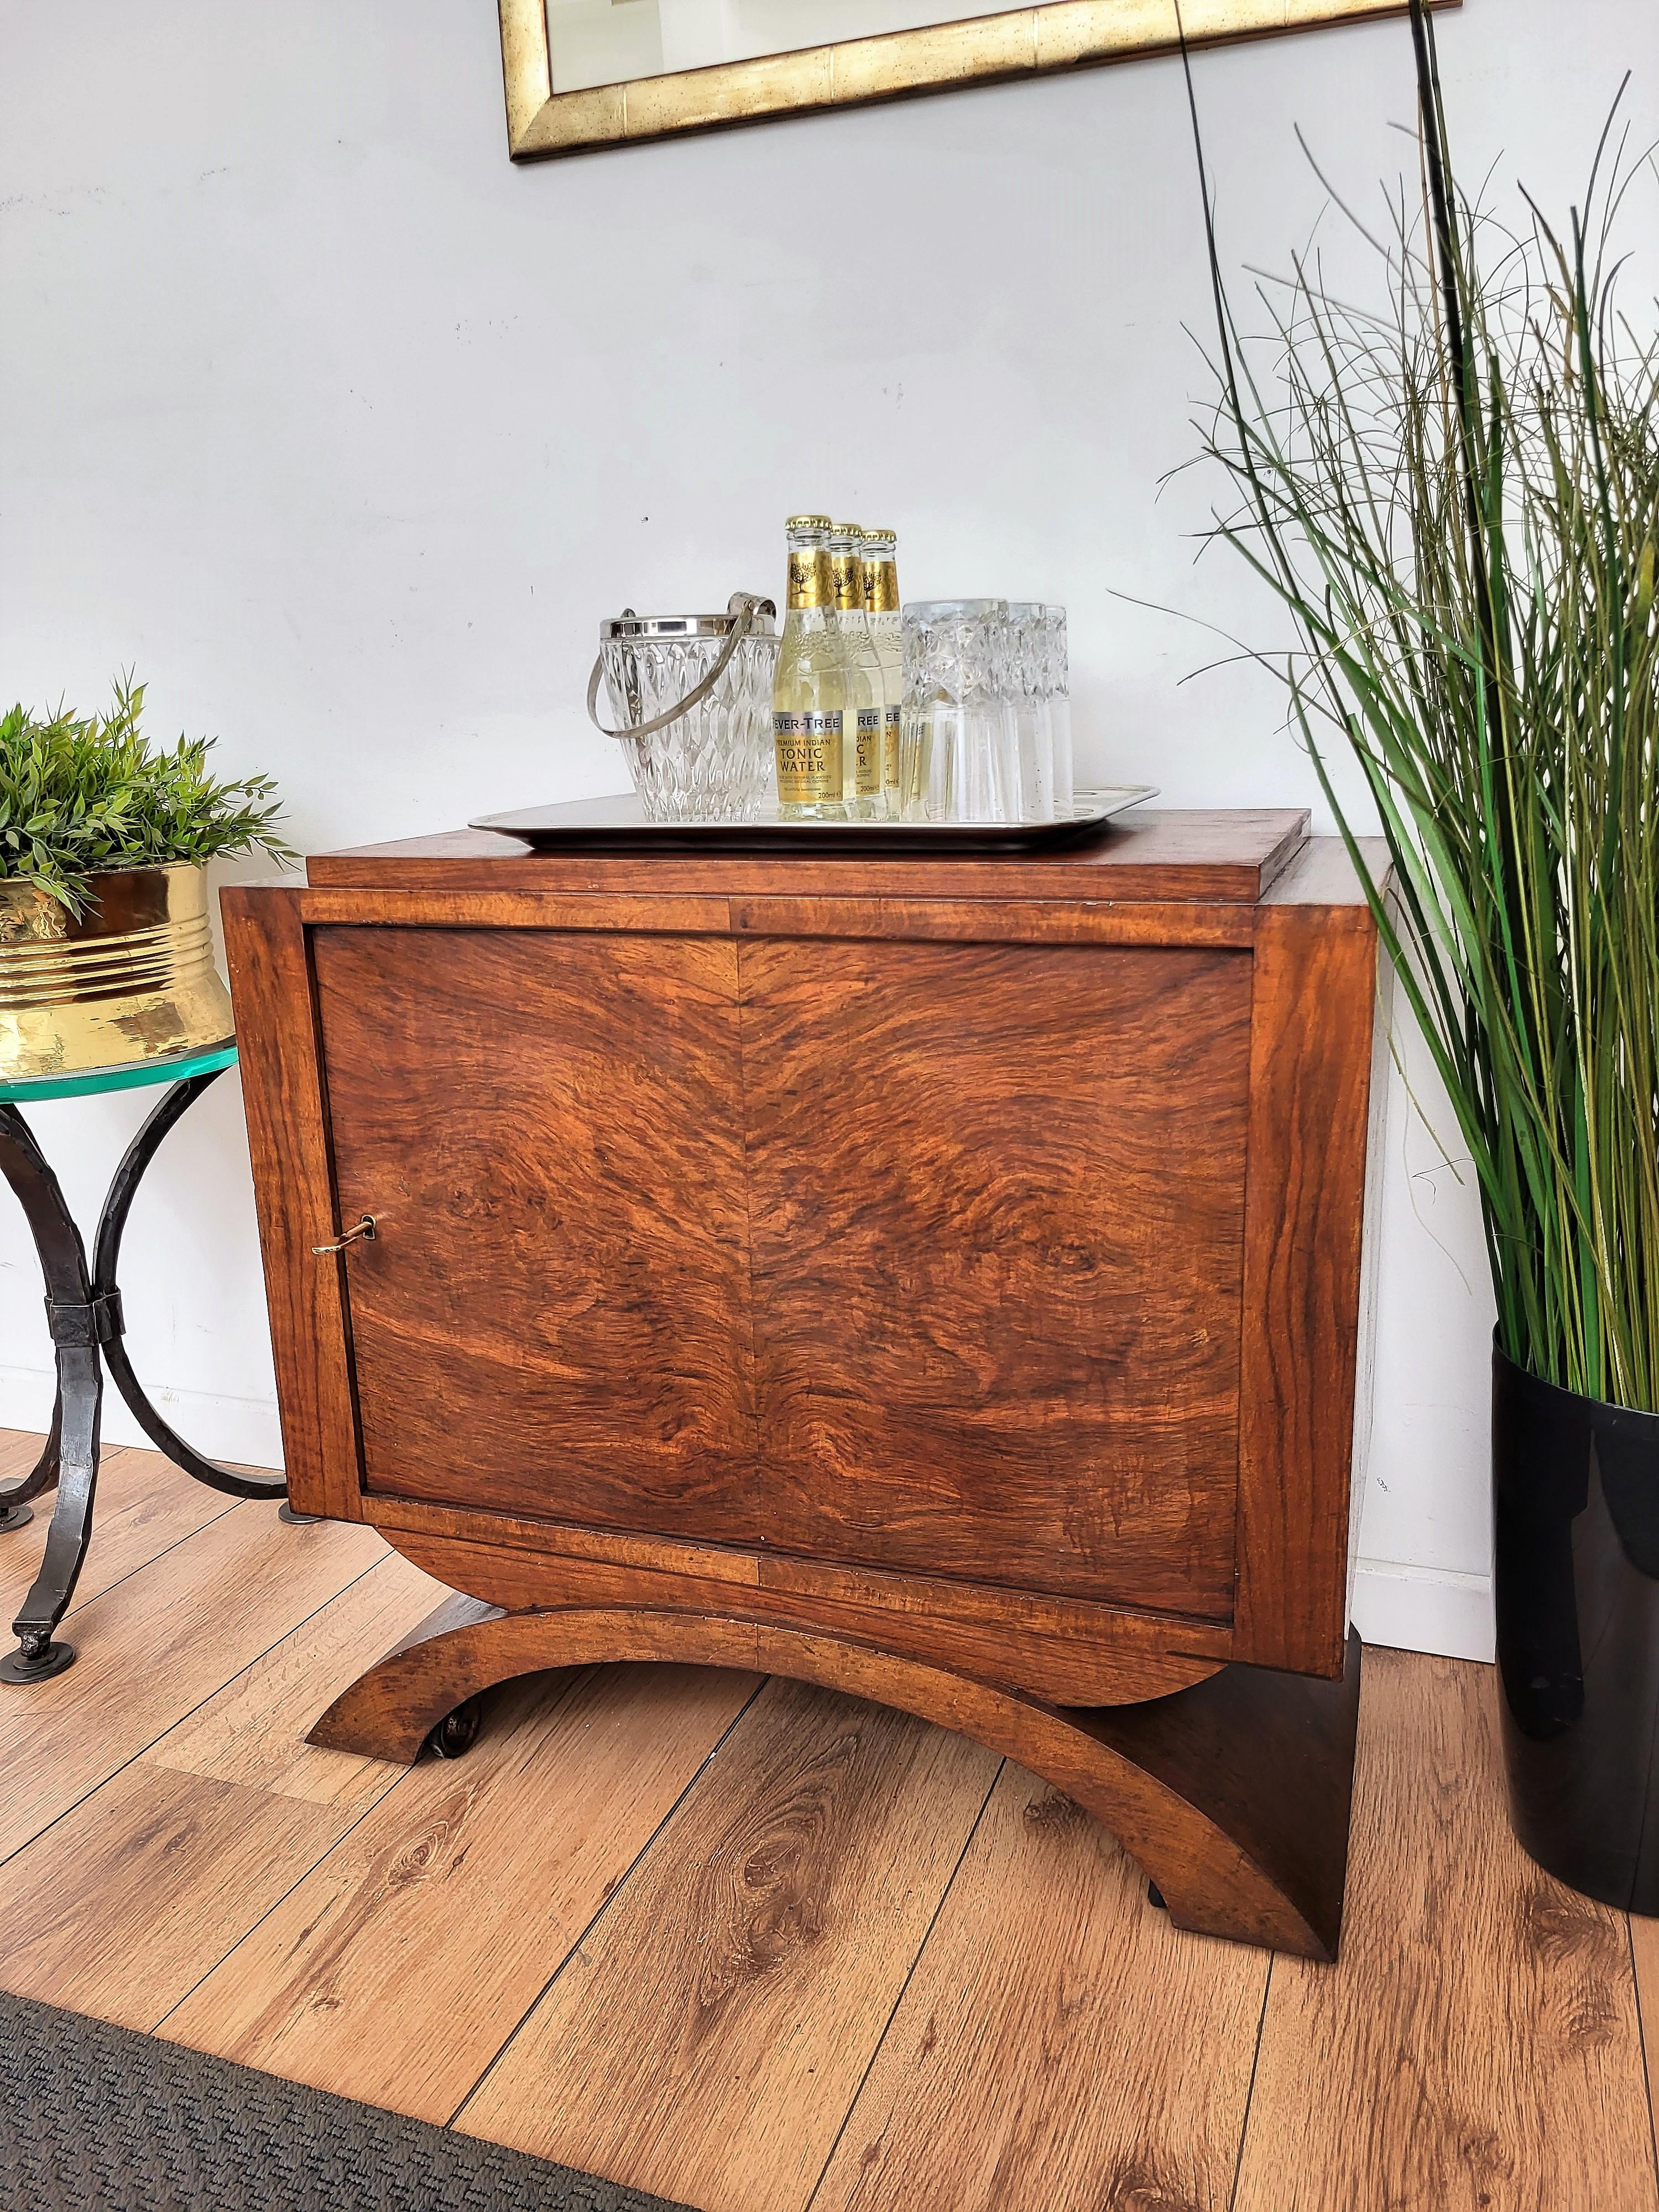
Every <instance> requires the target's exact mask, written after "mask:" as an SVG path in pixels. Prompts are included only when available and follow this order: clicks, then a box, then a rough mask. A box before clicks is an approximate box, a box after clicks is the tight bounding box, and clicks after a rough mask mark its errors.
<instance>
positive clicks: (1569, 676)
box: [1194, 0, 1659, 1912]
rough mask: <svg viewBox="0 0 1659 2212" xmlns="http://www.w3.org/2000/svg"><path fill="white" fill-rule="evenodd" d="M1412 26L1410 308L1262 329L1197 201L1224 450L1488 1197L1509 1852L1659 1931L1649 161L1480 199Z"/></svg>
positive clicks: (1313, 290)
mask: <svg viewBox="0 0 1659 2212" xmlns="http://www.w3.org/2000/svg"><path fill="white" fill-rule="evenodd" d="M1412 32H1413V40H1414V46H1415V55H1416V64H1417V80H1418V91H1419V113H1420V125H1421V184H1420V188H1419V187H1418V186H1417V185H1413V187H1411V188H1409V189H1408V188H1407V187H1406V186H1404V185H1402V186H1401V191H1400V193H1399V196H1398V197H1397V199H1396V200H1395V202H1394V203H1393V204H1392V209H1391V216H1392V220H1391V222H1390V223H1389V226H1388V227H1387V228H1386V230H1385V232H1384V234H1383V236H1382V237H1381V238H1374V237H1371V234H1370V231H1369V230H1365V231H1364V233H1363V234H1364V236H1366V237H1367V238H1368V239H1370V243H1371V244H1372V245H1373V246H1375V247H1376V251H1377V252H1378V253H1379V255H1380V257H1381V260H1380V264H1379V265H1380V267H1381V270H1382V271H1383V279H1384V281H1383V284H1382V286H1381V287H1380V293H1381V296H1380V297H1378V298H1376V299H1374V300H1372V301H1364V299H1363V298H1362V299H1361V300H1359V301H1358V302H1357V303H1355V302H1354V301H1352V293H1351V290H1350V286H1349V283H1348V282H1347V280H1346V279H1345V283H1344V287H1343V295H1342V296H1341V297H1340V298H1339V297H1338V296H1336V295H1334V291H1333V289H1330V288H1329V287H1328V285H1327V283H1326V282H1325V279H1324V277H1323V275H1322V267H1321V263H1320V261H1319V259H1318V258H1316V257H1313V256H1304V257H1302V258H1298V259H1297V260H1296V261H1295V262H1294V263H1293V264H1292V268H1291V274H1290V276H1288V277H1287V278H1286V279H1285V280H1284V283H1283V285H1282V287H1279V288H1275V287H1273V286H1272V285H1267V284H1263V285H1262V286H1261V288H1260V289H1259V290H1258V294H1257V297H1258V299H1259V301H1261V306H1262V307H1263V309H1264V310H1265V312H1266V314H1267V326H1266V328H1265V330H1264V331H1263V332H1262V334H1261V337H1254V336H1252V337H1246V336H1245V335H1244V334H1243V331H1242V329H1241V325H1240V323H1239V321H1238V319H1237V317H1236V315H1235V313H1234V310H1233V307H1232V305H1231V301H1230V300H1229V297H1228V293H1227V288H1226V285H1225V282H1224V281H1223V277H1222V273H1221V264H1220V260H1219V257H1218V252H1217V248H1216V240H1215V230H1214V224H1213V222H1212V219H1211V212H1210V210H1211V203H1210V197H1209V190H1208V185H1207V181H1205V183H1204V191H1205V212H1206V226H1207V229H1208V235H1209V243H1210V257H1211V273H1212V280H1213V285H1214V297H1215V304H1216V310H1217V318H1218V346H1217V349H1216V351H1215V353H1214V355H1213V356H1212V366H1213V368H1214V371H1215V375H1216V379H1217V386H1216V390H1217V404H1216V406H1215V409H1214V412H1213V415H1212V419H1211V420H1210V422H1208V423H1207V424H1206V426H1205V447H1206V453H1207V454H1208V455H1209V457H1210V458H1211V459H1212V460H1213V461H1215V462H1218V463H1219V464H1220V465H1221V466H1222V467H1223V468H1224V469H1225V471H1226V473H1227V477H1228V478H1229V480H1230V482H1231V485H1232V487H1233V489H1234V491H1235V493H1236V494H1237V503H1236V504H1235V505H1234V506H1233V507H1231V508H1230V509H1229V510H1228V511H1227V512H1225V513H1221V514H1218V517H1217V531H1218V535H1219V537H1220V538H1222V539H1223V540H1225V542H1226V543H1227V544H1229V545H1231V547H1233V548H1234V549H1235V550H1236V551H1237V553H1239V554H1240V555H1242V556H1243V558H1244V559H1245V560H1246V561H1247V562H1249V565H1250V567H1251V568H1253V569H1254V570H1255V573H1256V574H1257V575H1258V576H1259V577H1260V578H1261V579H1262V580H1264V581H1265V582H1266V583H1267V585H1268V586H1270V587H1271V588H1272V590H1273V592H1275V593H1276V594H1277V595H1278V598H1279V601H1280V602H1281V604H1282V605H1283V606H1284V607H1285V609H1286V610H1288V612H1289V615H1290V617H1291V624H1292V629H1293V634H1294V643H1293V645H1292V647H1291V649H1290V650H1289V651H1284V650H1280V651H1279V652H1277V653H1260V654H1258V655H1257V657H1258V658H1259V659H1262V660H1263V662H1264V663H1265V665H1268V666H1270V667H1271V668H1272V669H1273V671H1274V673H1275V674H1276V675H1277V676H1278V677H1279V678H1280V679H1281V680H1282V681H1283V683H1284V684H1285V687H1286V689H1287V692H1288V697H1289V702H1290V715H1291V724H1292V726H1293V727H1294V728H1295V730H1296V731H1297V733H1298V734H1299V736H1300V738H1301V740H1302V742H1303V743H1304V745H1305V747H1306V749H1307V750H1308V752H1309V754H1310V757H1311V758H1312V760H1313V762H1314V764H1315V767H1316V770H1317V772H1318V774H1319V776H1320V780H1321V782H1322V787H1323V789H1324V791H1325V793H1326V796H1327V799H1328V801H1329V804H1330V805H1331V807H1332V810H1333V811H1334V813H1335V815H1336V817H1337V819H1338V821H1339V823H1340V826H1341V828H1342V832H1343V836H1345V838H1346V841H1347V844H1348V848H1349V850H1350V852H1351V853H1352V856H1353V859H1354V860H1355V863H1356V865H1357V866H1358V868H1359V870H1360V872H1361V873H1362V875H1364V877H1365V879H1366V882H1367V885H1368V889H1369V891H1370V902H1371V905H1372V908H1373V911H1374V913H1375V914H1376V920H1377V924H1378V927H1379V929H1380V931H1381V933H1382V937H1383V943H1384V945H1385V946H1386V948H1387V951H1388V953H1389V956H1390V957H1391V959H1392V961H1393V964H1394V967H1395V972H1396V975H1397V978H1398V981H1399V984H1400V986H1401V989H1402V991H1403V994H1404V997H1405V1000H1406V1001H1407V1004H1408V1005H1409V1006H1410V1008H1411V1010H1412V1012H1413V1014H1414V1016H1415V1018H1416V1019H1417V1022H1418V1023H1419V1025H1420V1027H1421V1030H1422V1032H1423V1035H1424V1036H1425V1038H1426V1040H1427V1042H1428V1048H1429V1050H1430V1052H1431V1054H1432V1056H1433V1059H1434V1062H1435V1065H1436V1066H1437V1070H1438V1073H1439V1075H1440V1078H1441V1080H1442V1082H1443V1086H1444V1090H1445V1093H1446V1096H1447V1097H1448V1099H1449V1102H1450V1108H1451V1111H1452V1113H1453V1114H1454V1115H1455V1119H1456V1124H1457V1130H1458V1133H1459V1135H1460V1137H1461V1139H1462V1146H1464V1148H1466V1150H1467V1152H1468V1156H1469V1158H1471V1159H1472V1160H1473V1162H1474V1173H1475V1175H1476V1176H1477V1177H1478V1180H1479V1185H1480V1197H1481V1201H1482V1207H1483V1212H1484V1217H1485V1222H1486V1244H1487V1250H1488V1255H1489V1258H1490V1261H1491V1267H1492V1283H1493V1286H1494V1289H1495V1291H1496V1296H1497V1305H1498V1325H1497V1332H1496V1342H1495V1344H1494V1347H1493V1378H1492V1411H1493V1422H1492V1454H1493V1496H1494V1507H1495V1515H1496V1546H1495V1559H1494V1592H1495V1597H1496V1604H1497V1614H1498V1662H1499V1676H1500V1681H1501V1686H1502V1696H1503V1710H1504V1741H1505V1746H1506V1756H1507V1762H1508V1769H1509V1778H1510V1803H1511V1808H1512V1812H1513V1816H1514V1820H1515V1824H1516V1830H1517V1832H1518V1833H1519V1835H1520V1838H1521V1839H1522V1843H1523V1844H1525V1845H1526V1847H1527V1849H1528V1850H1529V1851H1530V1852H1531V1853H1532V1855H1533V1857H1534V1858H1536V1859H1537V1860H1539V1861H1540V1862H1541V1863H1542V1864H1543V1865H1544V1866H1546V1867H1547V1869H1550V1870H1551V1871H1552V1872H1553V1873H1554V1874H1556V1875H1559V1876H1560V1877H1561V1878H1562V1879H1563V1880H1565V1881H1568V1882H1570V1883H1571V1884H1572V1885H1573V1886H1574V1887H1577V1888H1578V1889H1580V1890H1583V1891H1584V1892H1586V1893H1589V1895H1591V1896H1594V1897H1597V1898H1601V1899H1604V1900H1606V1901H1607V1903H1609V1904H1613V1905H1621V1906H1626V1907H1632V1908H1634V1909H1635V1910H1637V1911H1643V1912H1654V1911H1659V1819H1650V1818H1649V1817H1648V1813H1647V1805H1648V1790H1649V1770H1650V1766H1651V1764H1652V1759H1653V1745H1654V1737H1655V1727H1656V1722H1659V1579H1656V1578H1659V621H1656V614H1655V565H1656V546H1659V343H1656V339H1655V337H1654V335H1653V332H1652V329H1651V320H1652V319H1651V314H1650V315H1649V319H1648V325H1647V328H1646V331H1645V334H1638V328H1637V327H1636V325H1633V324H1632V322H1631V321H1629V320H1627V319H1626V316H1625V315H1624V313H1621V311H1620V300H1619V299H1618V297H1617V296H1616V295H1617V290H1618V278H1619V269H1620V260H1619V255H1618V251H1617V243H1616V240H1617V234H1618V232H1619V230H1620V226H1621V224H1622V223H1623V222H1625V221H1626V219H1627V216H1628V213H1629V203H1630V198H1631V195H1632V192H1633V191H1638V190H1641V191H1645V190H1646V188H1647V186H1648V185H1649V184H1650V182H1651V180H1652V176H1653V165H1652V162H1651V159H1650V158H1648V159H1638V160H1632V159H1631V158H1629V155H1628V149H1627V145H1626V140H1625V138H1623V137H1620V136H1618V135H1617V132H1616V118H1617V114H1618V103H1617V102H1615V105H1614V111H1613V119H1610V122H1609V126H1608V130H1607V133H1605V134H1604V136H1603V140H1602V143H1601V148H1600V149H1598V152H1597V155H1596V161H1595V167H1594V169H1593V171H1592V173H1591V176H1590V179H1589V189H1588V191H1587V192H1586V195H1585V198H1584V204H1583V211H1582V213H1581V211H1580V210H1573V212H1572V215H1571V220H1570V222H1568V223H1566V224H1565V225H1561V226H1555V225H1552V224H1551V223H1550V222H1547V220H1546V218H1545V217H1544V216H1543V215H1542V214H1541V212H1540V211H1539V210H1538V209H1537V208H1536V207H1535V206H1534V204H1533V203H1532V202H1531V200H1530V199H1527V198H1525V197H1524V195H1523V204H1524V210H1525V211H1524V213H1523V215H1522V218H1521V220H1520V222H1518V224H1517V225H1516V228H1512V229H1508V228H1504V227H1502V226H1500V225H1499V224H1498V222H1497V220H1496V218H1495V216H1493V214H1492V210H1490V208H1488V207H1486V206H1484V205H1481V204H1474V203H1472V202H1471V201H1470V200H1469V199H1468V198H1467V197H1465V196H1464V195H1463V194H1462V192H1461V191H1459V188H1458V185H1457V183H1456V179H1455V174H1454V171H1453V167H1452V162H1451V157H1450V149H1449V138H1448V132H1447V125H1446V116H1445V109H1444V103H1443V98H1442V94H1441V87H1440V81H1439V72H1438V67H1437V60H1436V56H1435V46H1434V34H1433V29H1432V26H1431V22H1430V21H1429V19H1428V16H1427V14H1426V11H1425V8H1424V6H1423V4H1422V0H1413V5H1412ZM1620 96H1621V98H1622V94H1621V95H1620ZM1195 112H1196V111H1194V115H1195ZM1199 155H1200V177H1202V164H1203V149H1202V145H1201V143H1200V149H1199ZM1352 220H1353V221H1354V223H1355V228H1356V229H1357V230H1358V229H1359V228H1360V226H1359V222H1358V218H1357V217H1355V218H1352ZM1649 220H1650V221H1651V215H1650V216H1649ZM1333 734H1334V738H1335V740H1336V742H1337V743H1339V744H1343V745H1346V747H1347V748H1348V749H1349V750H1351V752H1352V757H1354V759H1355V760H1356V761H1357V762H1358V765H1359V767H1360V769H1361V770H1362V771H1363V774H1364V780H1365V782H1366V784H1367V786H1368V787H1369V789H1370V793H1371V796H1372V798H1373V799H1374V800H1375V803H1376V811H1377V814H1378V816H1379V817H1380V820H1381V823H1382V827H1383V836H1384V837H1385V838H1386V840H1387V843H1388V848H1389V855H1390V858H1391V862H1392V884H1393V889H1392V894H1391V896H1389V897H1388V898H1385V897H1384V895H1383V886H1382V885H1381V884H1379V883H1378V882H1377V880H1376V878H1375V876H1374V875H1373V874H1372V873H1371V872H1370V871H1369V870H1368V869H1367V867H1366V862H1365V857H1364V853H1363V851H1362V849H1361V848H1360V846H1359V844H1358V842H1357V839H1356V836H1355V833H1354V830H1353V829H1352V825H1351V823H1350V822H1349V820H1348V818H1347V816H1346V811H1345V809H1344V807H1343V805H1342V804H1341V802H1340V798H1339V794H1338V793H1337V791H1336V789H1335V787H1334V783H1333V781H1332V778H1331V776H1330V775H1329V774H1328V761H1327V750H1326V749H1327V745H1328V742H1329V740H1330V738H1331V737H1332V736H1333ZM1310 1018H1316V1010H1310Z"/></svg>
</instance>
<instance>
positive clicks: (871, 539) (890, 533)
mask: <svg viewBox="0 0 1659 2212" xmlns="http://www.w3.org/2000/svg"><path fill="white" fill-rule="evenodd" d="M862 535H863V538H864V542H865V544H866V545H869V544H873V543H876V542H879V543H880V544H883V545H896V544H898V532H897V531H896V530H866V531H865V532H863V533H862Z"/></svg>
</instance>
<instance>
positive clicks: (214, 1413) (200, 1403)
mask: <svg viewBox="0 0 1659 2212" xmlns="http://www.w3.org/2000/svg"><path fill="white" fill-rule="evenodd" d="M150 1395H151V1397H152V1398H153V1399H154V1401H155V1407H156V1410H157V1411H158V1412H159V1413H160V1414H161V1417H162V1419H164V1420H166V1421H170V1422H171V1423H172V1425H173V1427H174V1428H175V1429H177V1430H178V1431H179V1435H180V1436H181V1437H185V1438H187V1439H188V1441H189V1442H190V1443H192V1444H194V1445H195V1447H196V1449H197V1451H199V1452H203V1453H204V1454H205V1455H207V1457H208V1458H209V1459H219V1460H230V1461H233V1462H235V1463H236V1464H237V1465H239V1466H241V1467H268V1468H281V1466H282V1464H283V1434H282V1430H281V1428H280V1427H279V1425H278V1424H277V1419H276V1407H275V1406H274V1405H273V1404H272V1403H271V1402H270V1401H269V1400H268V1399H264V1398H228V1397H222V1396H221V1395H218V1394H217V1393H216V1392H213V1391H207V1390H167V1389H154V1390H152V1391H151V1393H150ZM51 1425H52V1374H51V1371H50V1370H48V1369H46V1368H40V1367H0V1429H48V1428H50V1427H51ZM104 1441H105V1442H106V1443H112V1444H142V1445H146V1446H147V1445H148V1444H149V1437H147V1436H146V1435H145V1434H144V1432H143V1430H142V1429H141V1428H140V1427H139V1425H138V1424H137V1421H135V1420H134V1419H133V1418H132V1416H131V1413H128V1411H127V1409H126V1407H125V1404H124V1403H123V1401H122V1399H121V1396H120V1394H119V1392H118V1391H116V1390H112V1389H110V1388H109V1386H108V1384H107V1383H106V1385H105V1388H104Z"/></svg>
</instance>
